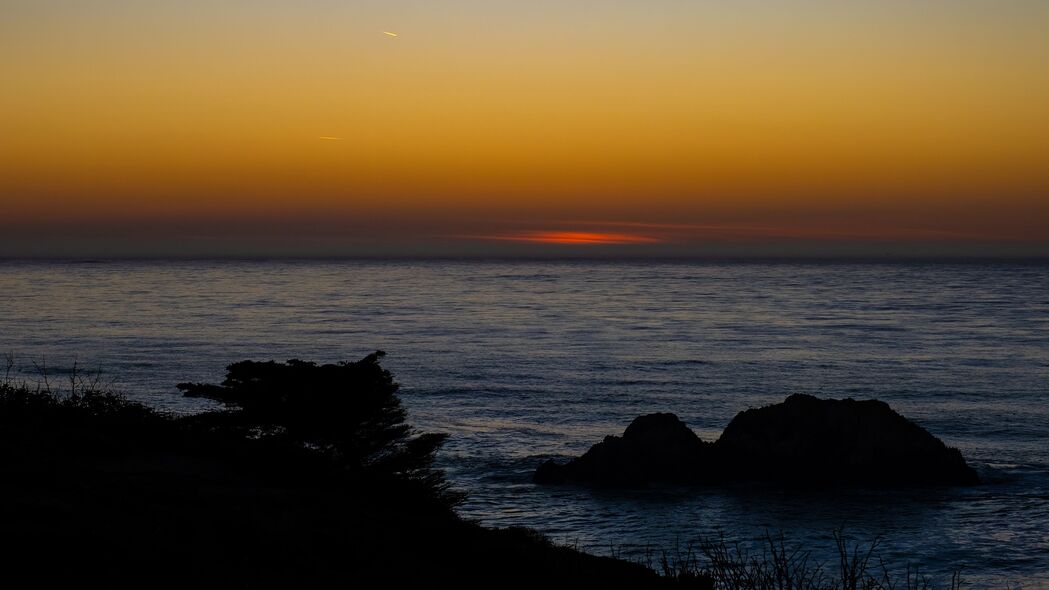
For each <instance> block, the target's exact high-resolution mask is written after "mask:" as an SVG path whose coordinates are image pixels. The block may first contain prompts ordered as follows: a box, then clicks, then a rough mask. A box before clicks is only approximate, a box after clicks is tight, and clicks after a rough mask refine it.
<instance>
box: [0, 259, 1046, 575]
mask: <svg viewBox="0 0 1049 590" xmlns="http://www.w3.org/2000/svg"><path fill="white" fill-rule="evenodd" d="M0 302H2V305H3V308H2V313H0V352H10V353H13V354H14V355H15V358H16V362H17V367H16V371H20V372H21V375H20V377H29V378H33V376H34V375H35V373H34V361H35V362H36V363H37V364H42V363H44V362H46V365H47V367H48V368H49V370H50V372H51V374H52V379H55V378H57V379H58V380H61V379H62V373H63V372H64V371H65V372H67V371H68V370H69V368H70V366H71V365H72V362H73V360H74V359H76V361H77V362H78V364H79V365H80V366H81V367H84V368H91V369H94V368H97V367H101V369H102V371H103V376H104V377H105V378H106V379H107V380H113V381H115V384H116V386H117V388H118V389H120V390H122V391H124V392H126V393H127V394H128V395H129V396H130V397H132V398H134V399H139V400H142V401H145V402H148V403H150V404H153V405H155V406H159V407H162V408H165V409H170V410H178V411H193V410H196V409H199V408H201V407H203V406H201V405H200V402H196V401H193V400H186V399H182V398H181V397H180V396H179V395H178V393H177V391H176V390H175V388H174V384H175V383H177V382H180V381H213V382H217V381H220V380H221V379H222V377H223V372H224V367H225V365H227V364H228V363H230V362H233V361H236V360H241V359H259V360H265V359H277V360H285V359H289V358H301V359H312V360H318V361H338V360H356V359H357V358H359V357H361V356H363V355H365V354H367V353H369V352H371V351H374V350H376V349H382V350H385V351H387V352H388V353H389V356H388V357H387V358H386V361H385V364H386V366H387V367H388V368H390V369H391V370H392V371H393V372H394V374H395V375H396V376H397V378H398V380H399V381H400V382H401V383H402V386H403V388H402V393H403V397H404V400H405V403H406V405H407V406H408V408H409V410H410V413H411V414H410V416H411V421H412V422H413V423H414V424H415V425H416V426H418V427H420V428H422V429H425V430H434V431H442V432H448V433H450V434H451V439H450V441H449V442H448V444H447V446H446V447H445V448H444V449H443V451H442V453H441V457H442V459H441V464H442V466H443V467H444V468H445V469H446V470H447V471H448V474H449V476H450V477H451V479H452V480H453V481H454V482H455V484H456V485H457V486H458V487H460V488H462V489H465V490H466V491H468V492H469V494H470V499H469V500H468V502H467V503H466V504H465V505H463V506H462V508H461V513H462V514H463V515H464V516H466V517H468V518H473V519H477V520H479V521H481V522H482V523H485V524H488V525H495V526H510V525H523V526H529V527H533V528H536V529H538V530H540V531H543V532H545V533H547V534H549V535H550V536H551V537H553V538H554V539H555V540H557V541H560V542H567V543H573V544H577V545H579V546H580V547H582V548H585V549H587V550H589V551H592V552H595V553H599V554H607V553H608V552H609V550H610V547H613V546H614V547H616V549H617V551H622V552H623V554H624V555H639V554H641V553H642V552H643V551H644V548H645V547H646V546H652V547H655V548H657V550H658V549H660V548H665V549H668V550H670V551H671V552H673V551H674V548H675V547H680V548H684V547H685V546H687V544H688V543H689V542H692V541H694V540H696V539H699V538H702V537H709V536H712V535H716V534H718V532H719V531H724V532H725V534H726V535H727V536H729V537H730V538H732V539H740V540H742V541H744V542H749V541H751V540H754V539H757V538H759V537H760V536H761V535H762V534H763V533H764V531H766V530H769V531H772V532H777V531H783V532H784V533H785V534H786V536H787V539H788V542H790V541H793V542H795V543H798V544H803V545H805V546H806V547H808V548H810V549H811V550H812V551H813V553H814V556H815V557H816V558H819V559H829V558H830V557H831V548H832V546H833V545H832V543H833V542H832V538H831V535H832V532H833V531H834V529H836V528H838V527H844V529H845V532H846V535H848V536H851V537H853V538H855V539H857V540H864V541H869V540H871V539H873V538H874V537H876V536H878V535H882V536H883V537H884V538H883V541H882V545H881V551H880V555H881V556H882V557H883V558H884V559H885V561H886V562H887V563H889V564H890V567H891V568H894V569H900V568H905V567H906V565H907V564H920V565H921V567H922V569H923V570H925V571H927V572H929V573H930V574H937V573H941V572H945V571H951V570H954V569H957V568H962V574H963V577H964V578H965V579H966V580H967V581H969V582H970V583H972V584H973V585H974V586H976V587H983V586H993V587H996V588H1002V587H1006V586H1007V584H1009V583H1012V584H1013V585H1015V584H1023V585H1024V586H1025V587H1040V586H1049V264H1047V263H1037V262H1026V263H1005V262H971V263H946V262H935V263H934V262H929V263H916V262H909V263H899V262H896V263H891V262H860V263H856V262H848V263H847V262H797V263H791V262H758V261H753V262H738V261H737V262H724V263H717V262H667V263H654V262H611V261H600V262H594V261H585V262H584V261H554V262H550V261H544V262H528V261H513V262H505V261H503V262H500V261H454V262H441V261H334V262H286V261H282V262H233V261H230V262H213V261H206V262H19V261H8V262H0ZM795 392H804V393H812V394H815V395H820V396H828V397H855V398H879V399H883V400H885V401H887V402H889V403H890V404H891V405H892V406H893V407H894V408H896V409H897V410H898V411H900V412H901V413H903V414H904V415H905V416H907V417H909V418H911V419H913V420H915V421H917V422H918V423H920V424H921V425H923V426H924V427H925V428H927V429H928V430H929V431H931V432H932V433H933V434H935V435H936V436H939V437H940V438H942V439H944V440H945V441H946V442H947V443H948V444H950V445H953V446H957V447H959V448H960V449H961V450H962V453H963V454H964V455H965V456H966V458H967V459H968V460H969V461H970V463H971V464H973V465H974V466H975V467H976V468H977V469H978V470H979V471H980V472H981V473H982V475H983V476H984V477H985V478H986V479H987V481H988V482H989V483H988V484H987V485H984V486H980V487H978V488H973V489H956V490H939V491H930V490H918V491H914V490H912V491H897V492H889V493H884V492H872V491H862V490H859V491H831V492H822V493H810V492H806V493H802V492H779V491H767V490H766V491H758V490H753V489H750V490H748V489H738V490H737V489H728V490H725V489H722V490H682V489H673V488H670V489H653V490H645V491H632V492H607V491H606V492H594V491H586V490H582V489H575V488H545V487H537V486H535V485H533V484H532V483H530V476H531V472H532V470H533V469H534V468H535V466H536V465H538V464H539V463H540V462H541V461H543V460H544V459H547V458H550V457H555V458H557V457H567V456H571V455H577V454H579V453H581V452H583V451H585V450H586V449H587V448H588V447H589V446H590V445H591V444H593V443H595V442H597V441H599V440H601V438H602V437H604V436H605V435H608V434H619V433H621V432H622V430H623V429H624V428H625V427H626V425H627V424H629V422H630V421H631V419H633V418H634V417H636V416H637V415H639V414H643V413H647V412H655V411H669V412H675V413H676V414H678V415H679V416H680V417H681V418H682V419H684V420H685V421H686V422H687V423H688V424H689V425H690V426H691V427H692V428H693V429H695V430H696V431H697V432H698V433H699V434H700V436H701V437H703V438H704V439H706V440H713V439H715V438H716V437H717V436H718V434H719V432H720V431H721V429H722V428H723V427H724V426H725V425H726V424H727V423H728V422H729V420H731V418H732V416H733V415H735V414H736V413H737V412H738V411H740V410H743V409H746V408H748V407H754V406H760V405H764V404H769V403H774V402H778V401H782V399H783V398H784V397H786V396H787V395H789V394H791V393H795Z"/></svg>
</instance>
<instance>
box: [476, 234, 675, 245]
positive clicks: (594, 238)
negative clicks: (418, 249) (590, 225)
mask: <svg viewBox="0 0 1049 590" xmlns="http://www.w3.org/2000/svg"><path fill="white" fill-rule="evenodd" d="M460 237H464V238H471V239H479V240H504V241H511V242H535V243H539V244H579V245H590V244H655V243H659V242H662V241H663V240H660V239H658V238H654V237H652V236H645V235H640V234H628V233H608V232H582V231H522V232H512V233H507V234H497V235H490V236H460Z"/></svg>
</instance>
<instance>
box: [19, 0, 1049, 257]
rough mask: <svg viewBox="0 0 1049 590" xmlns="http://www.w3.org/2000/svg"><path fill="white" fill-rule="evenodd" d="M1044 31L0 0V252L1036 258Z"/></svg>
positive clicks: (767, 8)
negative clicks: (912, 254) (986, 255)
mask: <svg viewBox="0 0 1049 590" xmlns="http://www.w3.org/2000/svg"><path fill="white" fill-rule="evenodd" d="M1046 31H1049V2H1045V1H1044V0H994V1H991V0H986V1H976V0H951V1H948V0H912V1H907V2H904V1H898V0H882V1H880V2H849V1H840V0H839V1H824V0H797V1H787V0H765V1H761V2H759V1H755V0H741V1H736V2H721V1H714V0H709V1H702V0H692V1H687V0H603V1H596V0H595V1H579V0H529V1H523V0H522V1H509V0H483V1H482V0H417V1H408V0H381V1H379V0H377V1H347V0H343V1H334V0H324V1H320V0H301V1H299V2H276V1H271V0H252V1H247V0H226V1H215V0H209V1H203V0H182V1H180V2H159V1H155V0H136V1H117V0H93V1H90V2H89V1H64V2H63V1H51V0H33V1H23V0H5V1H4V2H3V3H2V5H0V74H2V79H3V81H4V82H3V84H2V85H0V201H2V208H0V232H2V237H0V255H5V254H6V255H24V254H49V253H51V254H97V253H103V254H112V253H124V254H136V253H142V254H149V253H189V254H194V255H196V254H223V253H234V254H243V253H253V252H257V253H277V254H279V253H286V254H296V255H297V254H310V253H317V254H333V253H339V254H376V253H378V254H382V253H408V254H413V253H414V254H430V253H436V254H440V253H481V254H484V253H495V254H501V253H510V254H525V255H527V254H540V253H547V252H557V253H561V252H566V253H578V254H583V255H585V254H587V253H592V252H598V251H600V252H614V253H650V254H660V253H673V254H707V253H731V252H737V251H738V252H745V253H764V254H776V253H781V252H782V253H799V252H800V253H816V254H820V253H825V254H835V253H842V252H844V253H864V252H870V253H908V252H920V253H963V254H970V253H992V254H993V253H1008V254H1049V34H1047V33H1046ZM387 32H392V33H396V36H393V35H389V34H386V33H387Z"/></svg>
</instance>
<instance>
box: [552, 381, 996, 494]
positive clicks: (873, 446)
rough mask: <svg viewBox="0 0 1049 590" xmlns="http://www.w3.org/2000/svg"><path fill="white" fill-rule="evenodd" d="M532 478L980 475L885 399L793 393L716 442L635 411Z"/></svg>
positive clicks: (851, 479)
mask: <svg viewBox="0 0 1049 590" xmlns="http://www.w3.org/2000/svg"><path fill="white" fill-rule="evenodd" d="M534 479H535V481H536V482H537V483H544V484H554V483H586V484H596V485H602V486H639V485H645V484H648V483H656V482H660V483H676V484H710V483H732V482H764V483H777V484H790V485H816V486H828V485H864V486H904V485H972V484H977V483H979V481H980V480H979V477H978V476H977V475H976V472H975V471H974V470H973V469H972V468H971V467H969V466H968V465H967V464H966V463H965V460H964V459H963V458H962V455H961V453H960V452H958V450H957V449H953V448H949V447H947V446H946V445H944V444H943V442H942V441H940V440H939V439H937V438H936V437H934V436H933V435H931V434H929V432H928V431H926V430H925V429H924V428H922V427H920V426H918V425H916V424H914V423H913V422H910V421H909V420H907V419H906V418H904V417H903V416H901V415H899V414H898V413H896V412H895V411H893V410H892V409H891V408H890V407H889V406H888V404H886V403H884V402H881V401H876V400H868V401H856V400H852V399H845V400H833V399H827V400H824V399H818V398H815V397H812V396H809V395H792V396H790V397H788V398H787V399H786V400H785V401H784V402H783V403H781V404H775V405H772V406H767V407H764V408H758V409H751V410H747V411H744V412H740V413H739V414H737V415H736V417H735V418H733V420H732V422H730V423H729V425H728V427H727V428H726V429H725V431H724V433H722V435H721V438H720V439H719V440H718V441H717V442H716V443H714V444H710V443H704V442H703V441H701V440H700V439H699V437H697V436H696V435H695V433H694V432H692V431H691V430H690V429H689V428H688V427H687V426H686V425H685V424H684V423H683V422H681V420H679V419H678V418H677V416H675V415H673V414H649V415H647V416H641V417H639V418H637V419H635V420H634V421H633V422H632V423H631V424H630V426H629V427H627V429H626V431H625V432H624V433H623V436H622V437H616V436H608V437H605V440H604V441H603V442H600V443H598V444H596V445H594V446H593V447H591V448H590V450H589V451H587V452H586V453H585V454H584V455H583V456H581V457H579V458H577V459H573V460H572V461H569V462H568V463H567V464H564V465H559V464H557V463H555V462H553V461H547V462H545V463H543V464H542V465H540V466H539V468H538V469H537V470H536V472H535V476H534Z"/></svg>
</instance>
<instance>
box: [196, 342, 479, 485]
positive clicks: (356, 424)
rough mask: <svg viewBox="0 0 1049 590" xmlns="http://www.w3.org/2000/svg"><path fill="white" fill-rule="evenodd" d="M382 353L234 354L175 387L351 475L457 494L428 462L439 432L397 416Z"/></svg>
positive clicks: (230, 422)
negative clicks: (220, 368) (351, 357)
mask: <svg viewBox="0 0 1049 590" xmlns="http://www.w3.org/2000/svg"><path fill="white" fill-rule="evenodd" d="M384 355H385V353H383V352H382V351H377V352H375V353H372V354H369V355H368V356H366V357H364V358H363V359H361V360H359V361H356V362H341V363H337V364H324V365H318V364H316V363H313V362H306V361H301V360H290V361H288V362H286V363H278V362H273V361H268V362H256V361H242V362H239V363H234V364H232V365H230V366H229V367H228V368H227V373H226V379H225V381H223V382H222V384H221V385H211V384H201V383H180V384H179V385H178V388H179V389H180V390H181V391H182V392H183V393H184V394H185V395H187V396H189V397H201V398H207V399H211V400H214V401H217V402H219V403H222V404H224V405H225V406H226V407H227V408H229V409H231V410H232V411H231V412H229V413H228V415H227V416H226V419H227V424H225V426H226V427H235V428H239V429H241V430H242V431H243V432H245V433H246V434H250V435H251V436H255V437H258V438H260V439H267V438H275V439H278V440H283V441H286V442H292V443H295V444H300V445H302V446H304V447H306V448H309V449H313V450H315V451H316V452H319V453H322V454H325V455H327V456H329V457H330V458H331V459H332V460H333V461H334V462H335V463H336V464H337V465H339V466H340V467H341V469H343V470H344V471H345V473H346V474H347V475H348V476H349V477H351V478H354V479H356V480H358V481H369V482H375V481H382V480H384V479H386V478H390V477H394V478H397V479H399V480H402V481H403V482H406V483H410V484H413V485H417V486H421V487H422V488H423V489H424V491H426V492H427V493H428V494H430V495H431V496H432V497H433V498H437V499H439V500H441V501H443V502H445V503H454V502H455V501H457V500H458V499H459V496H458V495H456V494H454V493H452V492H450V491H449V489H448V485H447V483H446V482H445V480H444V477H443V474H442V473H441V472H439V471H437V470H434V469H433V467H432V466H433V461H434V458H435V455H436V453H437V450H438V449H439V448H440V446H441V444H442V443H443V442H444V440H445V438H446V435H444V434H433V433H425V434H424V433H418V432H416V431H415V430H414V429H412V427H411V426H409V425H408V424H407V423H406V422H405V418H406V412H405V410H404V407H403V406H402V405H401V401H400V399H399V398H398V397H397V390H398V388H399V385H398V384H397V383H396V382H395V381H394V380H393V376H392V375H391V374H390V372H389V371H387V370H385V369H383V368H382V367H381V366H380V364H379V360H380V359H381V358H382V357H383V356H384Z"/></svg>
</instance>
